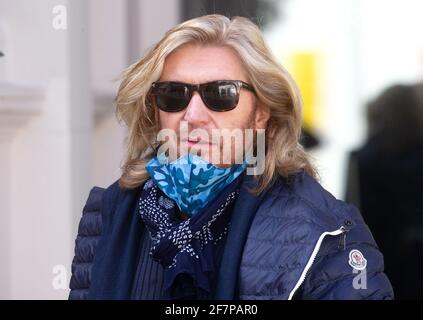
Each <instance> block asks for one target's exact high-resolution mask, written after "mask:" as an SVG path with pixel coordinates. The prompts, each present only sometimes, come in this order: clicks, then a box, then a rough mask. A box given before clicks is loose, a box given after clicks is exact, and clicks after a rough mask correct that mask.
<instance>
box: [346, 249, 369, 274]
mask: <svg viewBox="0 0 423 320" xmlns="http://www.w3.org/2000/svg"><path fill="white" fill-rule="evenodd" d="M349 257H350V260H349V261H348V263H349V264H350V266H351V267H353V268H354V269H356V270H364V269H366V267H367V260H366V258H364V255H363V254H362V253H361V252H360V251H359V250H357V249H354V250H351V251H350V254H349Z"/></svg>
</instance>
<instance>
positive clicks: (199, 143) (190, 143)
mask: <svg viewBox="0 0 423 320" xmlns="http://www.w3.org/2000/svg"><path fill="white" fill-rule="evenodd" d="M183 142H185V143H187V144H188V146H189V147H192V146H211V145H212V143H211V142H209V141H207V140H201V139H188V140H185V141H183Z"/></svg>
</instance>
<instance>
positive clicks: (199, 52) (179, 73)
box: [160, 45, 247, 83]
mask: <svg viewBox="0 0 423 320" xmlns="http://www.w3.org/2000/svg"><path fill="white" fill-rule="evenodd" d="M160 80H161V81H181V82H186V83H204V82H208V81H213V80H244V81H246V80H247V79H246V76H245V70H244V67H243V65H242V62H241V59H240V58H239V56H238V55H237V53H236V52H235V51H234V50H233V49H231V48H228V47H221V46H199V45H186V46H183V47H180V48H178V49H176V50H175V51H173V52H172V53H171V54H170V55H169V56H167V58H166V60H165V64H164V68H163V72H162V75H161V77H160Z"/></svg>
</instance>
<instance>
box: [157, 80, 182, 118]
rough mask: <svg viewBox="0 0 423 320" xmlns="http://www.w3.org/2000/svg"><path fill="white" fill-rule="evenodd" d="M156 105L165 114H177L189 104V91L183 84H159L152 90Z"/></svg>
mask: <svg viewBox="0 0 423 320" xmlns="http://www.w3.org/2000/svg"><path fill="white" fill-rule="evenodd" d="M153 94H154V96H155V101H156V105H157V107H158V108H159V109H161V110H163V111H166V112H178V111H181V110H183V109H185V108H186V106H187V105H188V103H189V90H188V88H187V87H186V86H184V85H183V84H168V83H167V84H160V85H158V86H157V87H155V88H154V89H153Z"/></svg>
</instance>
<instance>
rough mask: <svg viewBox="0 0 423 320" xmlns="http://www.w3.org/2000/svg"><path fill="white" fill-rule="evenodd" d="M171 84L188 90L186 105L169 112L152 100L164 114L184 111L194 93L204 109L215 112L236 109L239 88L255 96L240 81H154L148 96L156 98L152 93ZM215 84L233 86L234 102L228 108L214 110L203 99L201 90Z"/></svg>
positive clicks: (250, 88)
mask: <svg viewBox="0 0 423 320" xmlns="http://www.w3.org/2000/svg"><path fill="white" fill-rule="evenodd" d="M171 84H177V85H182V86H185V87H186V88H187V89H188V93H189V95H188V98H187V103H186V105H185V106H183V107H180V108H179V109H175V110H169V109H167V108H161V107H159V106H158V105H157V101H155V99H153V101H154V104H155V105H156V106H157V107H158V108H159V109H160V110H162V111H165V112H180V111H182V110H184V109H186V108H187V107H188V105H189V103H190V101H191V99H192V95H193V94H194V91H197V92H198V93H199V95H200V97H201V100H202V101H203V103H204V104H205V105H206V107H207V108H208V109H210V110H212V111H216V112H225V111H230V110H233V109H235V108H236V106H237V105H238V101H239V95H240V91H241V88H244V89H246V90H248V91H251V92H253V93H254V94H255V90H254V88H253V86H251V85H250V84H248V83H246V82H244V81H242V80H215V81H210V82H205V83H200V84H189V83H184V82H178V81H156V82H153V83H152V85H151V89H150V95H151V96H152V97H153V98H154V97H156V96H158V94H156V93H155V92H154V91H155V90H158V89H159V87H160V86H163V85H164V86H166V85H171ZM213 84H216V85H217V86H218V85H222V84H231V85H234V86H235V88H236V96H235V101H234V103H233V106H231V107H228V108H224V109H222V108H216V107H215V106H212V105H209V104H208V103H207V101H206V100H207V99H205V98H204V97H203V92H204V91H203V90H205V88H206V87H207V86H210V85H213Z"/></svg>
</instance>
